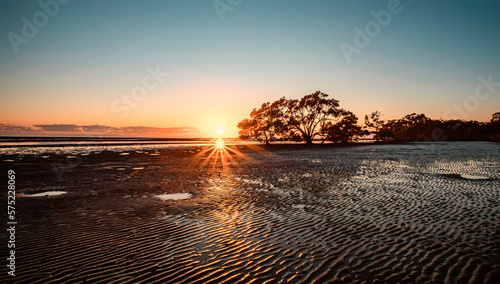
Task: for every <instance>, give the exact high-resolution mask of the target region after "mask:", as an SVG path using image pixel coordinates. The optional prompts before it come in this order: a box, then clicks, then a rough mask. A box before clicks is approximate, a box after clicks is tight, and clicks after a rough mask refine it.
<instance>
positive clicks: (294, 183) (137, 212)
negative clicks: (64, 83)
mask: <svg viewBox="0 0 500 284" xmlns="http://www.w3.org/2000/svg"><path fill="white" fill-rule="evenodd" d="M125 153H127V154H125ZM0 162H1V163H0V165H1V168H2V172H4V173H5V172H7V171H8V170H14V171H15V173H16V185H17V187H16V194H17V197H16V221H17V227H16V254H15V255H16V276H15V277H11V276H9V275H8V274H7V272H8V268H6V267H5V265H4V266H2V267H3V268H2V273H1V275H0V282H2V283H340V282H348V283H497V282H496V281H498V279H500V206H499V204H500V171H499V169H500V144H498V143H492V142H439V143H408V144H393V145H372V144H367V145H357V146H352V147H321V146H318V147H309V148H307V147H298V146H297V145H290V146H287V147H281V146H280V147H270V148H266V147H262V146H258V145H248V146H245V145H232V146H224V147H214V146H199V145H198V146H186V147H175V148H171V149H160V150H155V151H154V152H148V151H141V150H137V151H132V150H131V151H126V152H120V151H101V152H99V151H97V152H91V153H86V154H85V155H78V154H76V155H75V154H71V157H69V158H68V157H67V155H64V154H53V153H52V154H51V153H44V154H43V156H42V155H23V156H20V155H16V154H9V155H7V154H3V155H0ZM51 191H57V192H59V191H64V192H66V194H61V195H54V196H50V195H49V196H46V195H44V194H43V192H51ZM39 193H42V194H39ZM36 194H39V195H41V196H36ZM170 194H172V195H170ZM33 195H35V196H33ZM27 196H31V197H29V198H28V197H27ZM158 196H167V197H169V198H158ZM172 196H175V197H179V196H181V197H183V198H170V197H172ZM6 203H7V196H6V193H5V192H4V193H3V197H2V198H1V200H0V204H1V206H2V208H6V207H7V204H6ZM2 216H3V217H4V218H3V219H4V221H2V222H3V224H5V223H6V221H5V219H6V212H5V211H4V213H2ZM8 237H9V236H8V234H7V233H6V231H5V230H3V231H2V232H0V240H1V243H2V244H6V243H7V240H8ZM6 250H7V248H6V247H4V251H6ZM4 255H5V254H4Z"/></svg>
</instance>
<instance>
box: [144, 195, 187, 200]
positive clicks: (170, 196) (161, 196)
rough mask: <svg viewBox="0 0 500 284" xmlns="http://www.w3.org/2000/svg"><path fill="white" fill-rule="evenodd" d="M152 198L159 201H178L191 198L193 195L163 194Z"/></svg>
mask: <svg viewBox="0 0 500 284" xmlns="http://www.w3.org/2000/svg"><path fill="white" fill-rule="evenodd" d="M153 197H155V198H159V199H161V200H180V199H188V198H191V197H193V195H192V194H191V193H164V194H156V195H153Z"/></svg>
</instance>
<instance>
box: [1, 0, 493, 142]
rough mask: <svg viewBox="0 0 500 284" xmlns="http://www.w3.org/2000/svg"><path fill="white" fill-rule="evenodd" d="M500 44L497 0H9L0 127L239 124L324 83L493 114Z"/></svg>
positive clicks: (444, 110)
mask: <svg viewBox="0 0 500 284" xmlns="http://www.w3.org/2000/svg"><path fill="white" fill-rule="evenodd" d="M499 50H500V2H499V1H448V0H447V1H411V0H401V1H395V0H390V1H326V0H323V1H320V0H309V1H290V0H287V1H284V0H282V1H280V0H276V1H264V0H254V1H249V0H215V1H212V0H210V1H194V0H188V1H186V0H182V1H181V0H179V1H127V0H123V1H92V0H90V1H76V0H73V1H68V0H60V1H56V0H41V1H14V0H12V1H11V0H7V1H5V0H4V1H1V2H0V98H1V103H0V132H1V133H0V134H3V135H6V134H10V135H14V134H16V133H17V134H23V133H24V134H29V133H44V131H45V132H46V131H49V132H50V129H51V126H53V125H59V126H58V127H55V128H59V130H61V131H63V132H64V125H66V126H67V127H68V129H79V130H78V131H80V132H82V131H83V132H82V133H85V131H86V130H85V129H88V128H85V126H93V125H102V126H103V127H104V126H105V127H106V129H121V130H123V129H134V128H133V127H138V126H143V127H154V128H155V129H165V132H164V133H163V134H158V135H160V136H161V135H167V136H168V135H170V136H183V135H185V136H189V137H191V136H192V137H194V136H203V137H210V136H211V135H215V128H216V127H217V126H222V127H224V128H225V129H226V132H225V134H224V135H225V136H227V137H234V136H236V135H237V131H238V130H237V128H236V125H237V123H238V122H239V121H241V120H242V119H244V118H246V117H248V115H249V113H250V111H251V110H252V109H253V108H255V107H259V106H260V105H261V104H262V103H264V102H268V101H270V102H272V101H274V100H276V99H278V98H280V97H283V96H286V97H290V98H300V97H302V96H304V95H308V94H311V93H314V92H315V91H317V90H320V91H322V92H324V93H327V94H328V95H329V96H330V97H332V98H335V99H337V100H339V101H340V106H341V107H342V108H345V109H347V110H350V111H352V112H354V113H355V114H356V115H357V116H358V117H359V118H362V117H364V115H365V114H368V113H371V112H373V111H376V110H378V111H381V112H382V114H383V118H384V119H386V120H387V119H396V118H401V117H403V116H404V115H406V114H409V113H412V112H415V113H425V114H426V115H427V116H428V117H431V118H436V119H437V118H447V119H452V118H462V119H467V120H479V121H488V120H489V119H490V118H491V115H492V114H493V113H494V112H497V111H500V56H499ZM82 129H83V130H82ZM179 129H184V130H183V131H181V132H179V131H173V130H179ZM172 131H173V132H172ZM58 133H59V134H60V132H58ZM71 133H76V132H71ZM127 133H132V132H127ZM183 133H184V134H183ZM131 135H133V133H132V134H131Z"/></svg>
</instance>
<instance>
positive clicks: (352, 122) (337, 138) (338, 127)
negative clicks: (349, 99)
mask: <svg viewBox="0 0 500 284" xmlns="http://www.w3.org/2000/svg"><path fill="white" fill-rule="evenodd" d="M322 131H323V132H325V133H326V137H327V140H329V141H332V142H337V143H338V142H340V143H348V142H355V141H357V138H358V137H359V136H362V135H365V134H367V133H366V132H365V131H363V129H362V128H361V126H359V125H358V118H357V117H356V115H354V113H352V112H350V111H343V112H342V119H341V120H340V121H339V122H337V123H335V124H333V123H332V122H330V121H328V122H327V123H326V124H324V126H323V129H322Z"/></svg>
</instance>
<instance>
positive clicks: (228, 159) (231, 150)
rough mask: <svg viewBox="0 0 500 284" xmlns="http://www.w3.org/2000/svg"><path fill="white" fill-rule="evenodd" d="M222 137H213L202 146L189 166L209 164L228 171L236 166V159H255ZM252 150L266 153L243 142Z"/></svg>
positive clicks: (260, 148) (200, 166)
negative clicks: (227, 142)
mask: <svg viewBox="0 0 500 284" xmlns="http://www.w3.org/2000/svg"><path fill="white" fill-rule="evenodd" d="M224 141H225V140H224V139H222V138H218V139H214V142H213V144H211V145H209V146H206V147H204V148H203V149H202V150H201V151H200V152H198V153H197V154H196V155H195V156H194V158H193V160H192V161H191V162H190V167H191V168H198V169H201V168H205V167H206V166H207V165H211V167H212V168H213V169H217V168H220V169H221V170H222V171H228V170H229V169H230V168H231V167H237V166H238V161H240V160H242V159H245V160H247V161H255V162H258V161H257V160H255V159H254V158H252V157H250V156H248V155H246V154H244V153H242V152H241V151H240V149H239V148H238V146H237V145H227V144H226V143H225V142H224ZM243 146H244V147H248V148H250V149H252V150H253V151H256V152H260V153H266V152H267V151H266V150H265V149H263V148H262V147H259V146H257V145H252V144H244V145H243Z"/></svg>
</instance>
